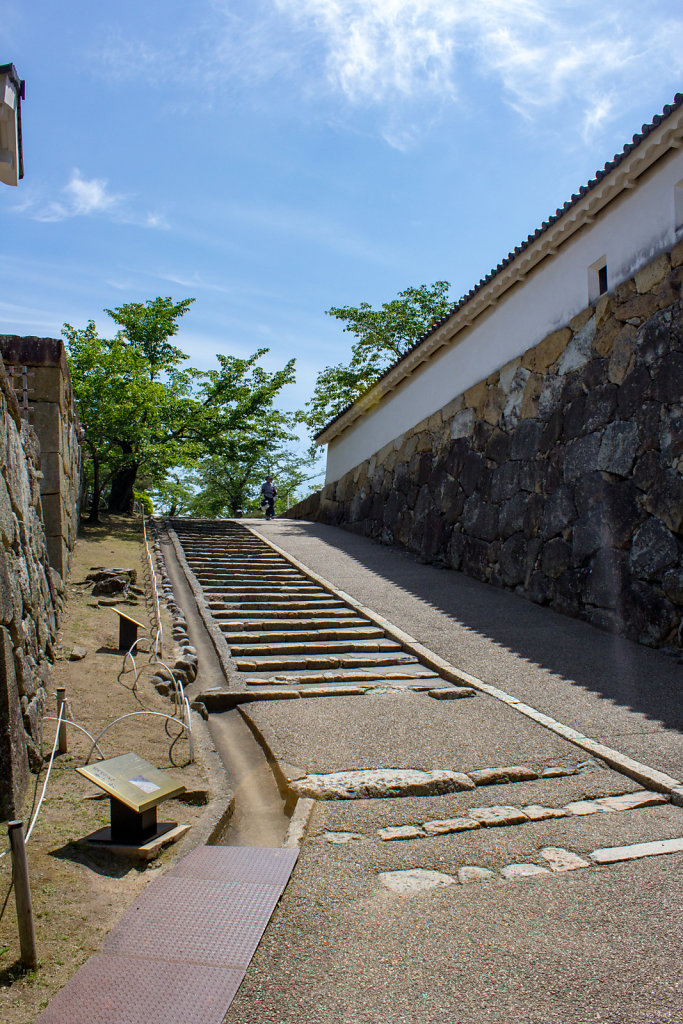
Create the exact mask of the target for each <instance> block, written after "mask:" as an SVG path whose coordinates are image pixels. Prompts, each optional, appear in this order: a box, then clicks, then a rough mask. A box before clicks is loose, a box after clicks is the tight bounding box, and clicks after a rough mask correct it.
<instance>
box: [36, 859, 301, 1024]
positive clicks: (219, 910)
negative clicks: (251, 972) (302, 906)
mask: <svg viewBox="0 0 683 1024" xmlns="http://www.w3.org/2000/svg"><path fill="white" fill-rule="evenodd" d="M297 856H298V850H289V849H287V850H285V849H275V850H270V849H263V848H258V847H249V846H241V847H234V846H211V847H209V846H205V847H199V848H198V849H197V850H194V851H193V853H191V854H189V855H188V856H187V857H184V858H183V860H181V861H180V862H179V863H178V864H177V865H176V866H175V867H174V868H173V869H172V870H171V871H169V872H168V873H167V874H166V875H164V876H163V878H160V879H157V880H156V881H154V882H152V883H151V884H150V885H149V886H148V887H147V888H146V889H145V891H144V892H143V893H142V894H141V896H140V897H139V898H138V899H137V900H136V902H135V903H134V904H133V905H132V906H131V907H130V908H129V910H127V911H126V913H125V914H124V916H123V917H122V918H121V920H120V921H119V923H118V924H117V925H116V926H115V927H114V928H113V929H112V931H111V932H110V933H109V935H108V936H107V937H106V939H105V941H104V944H103V950H102V953H101V954H98V955H95V956H92V957H90V959H89V960H88V961H87V962H86V963H85V964H84V965H83V966H82V967H81V968H80V970H79V971H78V972H77V973H76V974H75V975H74V977H73V978H72V979H71V981H69V982H68V983H67V984H66V985H65V986H64V988H63V989H62V991H61V992H59V993H58V994H57V995H56V996H55V998H54V999H53V1000H52V1002H51V1003H50V1005H49V1006H48V1008H47V1009H46V1010H44V1011H43V1013H42V1014H40V1016H39V1017H38V1018H37V1019H36V1024H176V1022H177V1024H187V1022H188V1021H192V1024H220V1021H222V1020H223V1017H224V1016H225V1013H226V1010H227V1008H228V1006H229V1005H230V1002H231V1001H232V999H233V996H234V995H235V993H236V992H237V989H238V988H239V986H240V983H241V981H242V978H243V977H244V974H245V971H246V969H247V967H248V965H249V962H250V960H251V957H252V956H253V954H254V951H255V949H256V947H257V945H258V943H259V941H260V939H261V936H262V935H263V932H264V930H265V928H266V925H267V924H268V921H269V920H270V916H271V914H272V913H273V910H274V909H275V906H276V904H277V902H278V900H279V898H280V896H281V894H282V891H283V890H284V888H285V886H286V884H287V881H288V879H289V876H290V874H291V871H292V868H293V867H294V864H295V863H296V859H297Z"/></svg>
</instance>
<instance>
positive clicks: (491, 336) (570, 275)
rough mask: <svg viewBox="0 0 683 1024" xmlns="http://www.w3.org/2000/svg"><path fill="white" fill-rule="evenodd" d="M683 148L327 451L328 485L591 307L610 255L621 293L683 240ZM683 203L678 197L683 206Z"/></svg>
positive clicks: (611, 282)
mask: <svg viewBox="0 0 683 1024" xmlns="http://www.w3.org/2000/svg"><path fill="white" fill-rule="evenodd" d="M682 181H683V150H679V151H677V152H675V153H674V154H673V155H672V156H670V157H668V158H667V159H665V160H662V161H661V162H660V164H659V165H656V166H655V167H654V168H652V169H651V170H650V171H649V172H648V174H647V175H646V178H645V180H644V181H643V182H642V183H641V184H639V185H638V186H637V187H636V188H634V189H631V190H629V191H626V192H624V193H622V194H621V197H620V198H619V199H618V200H615V201H614V202H613V203H612V204H611V205H610V206H609V207H607V208H606V209H605V210H604V212H602V213H601V214H600V215H599V217H598V219H597V220H596V221H595V222H594V223H593V224H592V225H590V226H587V227H585V228H583V230H582V231H580V232H579V233H578V234H577V235H576V236H575V237H574V238H573V239H571V240H569V241H568V242H566V243H565V244H564V245H563V246H562V248H561V249H560V250H559V252H558V253H557V254H556V255H555V256H551V257H548V258H547V259H546V260H545V261H544V262H543V263H542V264H541V265H540V266H539V267H538V269H537V270H536V271H535V272H534V273H533V274H532V275H531V276H530V277H529V278H528V279H527V280H526V281H524V282H523V283H521V284H518V285H517V286H516V287H515V288H514V289H512V291H510V292H508V293H506V296H505V297H504V298H503V299H502V300H501V301H500V302H499V304H498V305H497V306H495V307H494V308H493V309H492V310H491V311H490V312H489V313H487V314H484V315H483V316H482V317H480V318H479V320H478V321H477V323H475V324H473V325H472V327H470V328H468V329H465V330H463V331H461V332H460V333H459V334H458V335H457V337H456V338H455V339H454V340H453V341H452V342H451V343H450V344H449V345H448V346H446V347H445V348H443V349H440V350H438V351H437V352H436V353H435V354H434V355H433V356H432V357H431V359H430V360H429V361H428V362H426V363H425V364H424V365H423V366H421V367H420V368H419V369H418V370H416V371H415V372H414V373H413V374H412V375H411V376H410V377H408V378H407V380H405V381H404V382H403V383H402V384H401V385H400V386H399V387H398V388H397V389H396V391H393V392H391V393H390V394H388V395H385V396H384V397H383V398H382V400H381V402H380V403H379V404H378V405H377V407H376V408H375V409H373V410H372V411H370V412H367V413H365V414H364V415H363V416H361V417H360V419H358V420H357V421H356V422H355V423H354V424H352V425H351V426H350V427H348V428H347V429H346V430H345V431H344V432H343V433H342V434H340V435H339V436H338V437H335V438H334V439H333V440H332V441H331V442H330V443H329V445H328V448H327V472H326V483H331V482H333V481H335V480H338V479H339V478H340V477H342V476H343V475H344V474H345V473H347V472H348V471H349V470H350V469H353V468H354V466H357V465H358V464H359V463H361V462H364V461H365V460H366V459H368V458H370V456H372V455H373V454H374V453H375V452H377V451H379V449H380V448H383V447H384V445H386V444H388V443H389V442H390V441H393V440H394V438H397V437H399V436H400V435H401V434H404V433H405V432H406V431H407V430H409V429H410V428H411V427H413V426H415V425H416V424H417V423H419V422H420V421H421V420H423V419H425V417H427V416H430V415H431V414H432V413H434V412H436V411H437V410H438V409H441V408H443V406H444V405H447V404H448V402H450V401H451V400H452V399H453V398H455V397H456V396H457V395H460V394H462V392H463V391H465V390H466V389H467V388H469V387H472V385H473V384H476V383H477V382H478V381H480V380H483V379H484V378H485V377H488V376H489V374H491V373H493V372H494V371H495V370H498V369H500V367H501V366H504V365H505V363H507V362H509V361H510V360H511V359H514V358H515V357H516V356H520V355H522V354H523V353H524V352H525V351H526V350H527V349H528V348H531V347H532V346H533V345H536V344H538V342H539V341H542V339H543V338H545V337H546V336H547V335H548V334H550V333H552V331H554V330H557V329H558V328H559V327H562V326H564V325H565V324H567V323H568V322H569V320H571V318H572V317H573V316H575V315H576V314H577V313H579V312H581V310H583V309H585V308H586V306H588V305H589V303H590V302H591V300H594V298H595V296H594V295H592V294H591V293H590V281H591V272H590V268H591V267H593V266H595V264H596V262H599V261H600V260H601V258H602V257H603V256H604V257H605V259H606V264H607V271H608V286H609V290H610V291H611V290H612V289H613V288H614V287H615V286H616V285H617V284H619V283H620V282H621V281H624V280H626V279H627V278H629V277H632V276H633V274H634V272H635V271H636V270H638V269H639V268H640V267H642V266H644V265H645V264H647V263H649V262H650V260H652V259H653V258H654V256H656V255H657V254H658V253H659V252H663V251H665V250H667V249H670V248H672V246H673V245H674V244H675V242H676V241H677V240H678V239H679V238H680V237H681V236H682V235H683V224H681V222H680V218H679V214H680V210H681V195H680V189H681V183H682ZM677 197H678V199H677Z"/></svg>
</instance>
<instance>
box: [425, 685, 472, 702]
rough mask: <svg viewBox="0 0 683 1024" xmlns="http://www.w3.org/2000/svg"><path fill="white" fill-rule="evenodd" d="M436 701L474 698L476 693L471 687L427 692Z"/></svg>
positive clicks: (444, 688)
mask: <svg viewBox="0 0 683 1024" xmlns="http://www.w3.org/2000/svg"><path fill="white" fill-rule="evenodd" d="M427 693H428V694H429V696H430V697H433V698H434V700H460V699H461V698H462V697H474V696H475V691H474V690H473V689H472V687H471V686H449V687H443V688H440V689H438V690H427Z"/></svg>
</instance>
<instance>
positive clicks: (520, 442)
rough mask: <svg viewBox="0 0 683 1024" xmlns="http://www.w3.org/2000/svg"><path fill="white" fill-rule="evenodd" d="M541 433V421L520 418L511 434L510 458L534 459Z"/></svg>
mask: <svg viewBox="0 0 683 1024" xmlns="http://www.w3.org/2000/svg"><path fill="white" fill-rule="evenodd" d="M542 433H543V424H542V423H539V422H538V421H537V420H522V421H521V423H519V424H518V426H517V427H516V429H515V431H514V433H513V435H512V445H511V448H510V458H511V459H513V460H521V459H535V458H536V455H537V454H538V449H539V442H540V439H541V434H542Z"/></svg>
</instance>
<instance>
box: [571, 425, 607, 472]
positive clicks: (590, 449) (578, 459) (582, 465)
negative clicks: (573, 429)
mask: <svg viewBox="0 0 683 1024" xmlns="http://www.w3.org/2000/svg"><path fill="white" fill-rule="evenodd" d="M601 443H602V434H601V433H599V432H596V433H593V434H588V435H587V436H586V437H581V438H579V439H578V440H577V441H572V442H571V443H570V444H568V445H567V446H566V447H565V450H564V478H565V480H566V481H567V482H571V481H573V480H576V479H578V478H579V477H580V476H583V475H584V474H585V473H591V472H593V470H595V469H597V468H598V453H599V451H600V445H601Z"/></svg>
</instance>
